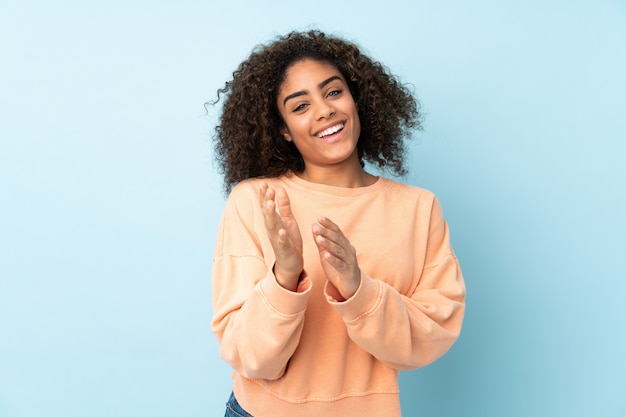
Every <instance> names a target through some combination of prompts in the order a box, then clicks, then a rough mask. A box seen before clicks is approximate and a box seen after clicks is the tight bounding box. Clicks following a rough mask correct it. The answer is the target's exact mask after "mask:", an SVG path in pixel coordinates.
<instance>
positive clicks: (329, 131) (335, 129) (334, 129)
mask: <svg viewBox="0 0 626 417" xmlns="http://www.w3.org/2000/svg"><path fill="white" fill-rule="evenodd" d="M343 128H344V124H343V123H338V124H336V125H334V126H331V127H329V128H328V129H324V130H322V131H321V132H320V133H318V134H317V135H315V136H317V137H318V138H320V139H321V138H323V137H324V136H328V135H332V134H333V133H337V132H339V131H340V130H342V129H343Z"/></svg>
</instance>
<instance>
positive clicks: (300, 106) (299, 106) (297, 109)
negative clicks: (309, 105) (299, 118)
mask: <svg viewBox="0 0 626 417" xmlns="http://www.w3.org/2000/svg"><path fill="white" fill-rule="evenodd" d="M305 108H306V104H298V105H297V106H296V107H295V108H294V109H293V111H294V112H297V111H302V110H304V109H305Z"/></svg>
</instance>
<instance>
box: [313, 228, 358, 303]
mask: <svg viewBox="0 0 626 417" xmlns="http://www.w3.org/2000/svg"><path fill="white" fill-rule="evenodd" d="M313 239H314V240H315V243H316V245H317V249H318V250H319V253H320V261H321V262H322V268H323V269H324V273H325V274H326V278H328V280H329V281H330V283H331V284H332V285H333V286H334V287H335V288H336V289H337V291H338V292H339V294H341V296H342V297H343V298H344V299H345V300H347V299H348V298H350V297H352V296H353V295H354V293H355V292H356V290H357V289H358V288H359V285H360V284H361V270H360V269H359V264H358V263H357V259H356V249H355V248H354V246H352V245H351V244H350V241H349V240H348V239H347V238H346V236H345V235H344V234H343V232H342V231H341V229H340V228H339V226H337V225H336V224H335V223H333V222H332V221H330V220H329V219H327V218H326V217H319V218H318V220H317V223H315V224H314V225H313ZM338 301H343V300H338Z"/></svg>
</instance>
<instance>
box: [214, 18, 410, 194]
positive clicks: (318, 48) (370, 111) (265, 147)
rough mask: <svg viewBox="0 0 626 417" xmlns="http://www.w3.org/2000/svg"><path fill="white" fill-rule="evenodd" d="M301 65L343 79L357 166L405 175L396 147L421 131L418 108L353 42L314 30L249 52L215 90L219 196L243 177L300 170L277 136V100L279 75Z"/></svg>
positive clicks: (294, 153)
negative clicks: (353, 109) (355, 132)
mask: <svg viewBox="0 0 626 417" xmlns="http://www.w3.org/2000/svg"><path fill="white" fill-rule="evenodd" d="M307 58H310V59H313V60H316V61H319V62H323V63H328V64H331V65H333V66H334V67H336V68H337V69H338V70H339V71H340V72H341V74H342V75H343V77H344V78H345V79H346V82H347V83H348V88H349V89H350V93H351V94H352V97H353V98H354V101H355V102H356V104H357V109H358V113H359V118H360V122H361V136H360V137H359V141H358V144H357V149H358V153H359V157H360V159H361V161H362V163H363V161H367V162H370V163H372V164H374V165H377V166H378V167H379V168H383V169H387V170H389V171H391V172H393V173H395V174H396V175H399V176H402V175H404V174H406V171H407V170H406V168H405V166H404V156H405V144H404V140H405V138H410V131H411V130H412V129H421V123H420V119H421V113H420V111H419V105H418V102H417V100H416V99H415V97H414V96H413V94H412V93H411V92H410V91H409V89H408V88H407V87H406V86H404V85H403V84H401V83H400V82H399V81H398V79H397V78H396V77H395V76H393V75H391V74H390V73H389V72H388V70H387V69H386V68H385V67H384V66H383V65H382V64H380V63H379V62H376V61H374V60H372V59H371V58H369V57H367V56H366V55H364V54H362V53H361V51H360V50H359V48H358V47H357V46H356V45H355V44H353V43H350V42H348V41H345V40H343V39H340V38H337V37H334V36H329V35H326V34H325V33H323V32H320V31H317V30H311V31H308V32H291V33H289V34H287V35H285V36H283V37H279V38H278V39H276V40H275V41H274V42H272V43H270V44H267V45H259V46H257V47H256V48H255V49H254V50H253V51H252V53H251V55H250V56H249V57H248V59H246V60H245V61H243V62H242V63H241V64H240V65H239V67H238V68H237V70H236V71H235V72H233V79H232V80H231V81H228V82H226V84H225V85H224V87H223V88H221V89H219V90H218V91H217V99H216V100H215V101H214V102H213V104H215V103H217V102H218V101H219V100H220V97H221V96H222V95H224V97H225V99H224V103H223V107H222V113H221V117H220V123H219V124H218V125H217V126H216V128H215V135H214V138H213V139H214V145H215V159H216V161H217V162H218V164H219V170H220V173H221V174H223V175H224V185H225V190H226V191H227V192H228V191H230V190H231V189H232V187H233V186H234V185H236V184H237V183H238V182H240V181H243V180H245V179H248V178H253V177H278V176H281V175H283V174H286V173H287V172H290V171H291V172H301V171H302V170H304V161H303V159H302V156H301V155H300V153H299V152H298V150H297V149H296V147H295V145H294V144H293V142H288V141H286V140H284V139H283V137H282V135H281V134H280V131H279V128H280V126H281V125H282V122H283V121H282V118H281V116H280V113H279V111H278V105H277V96H278V93H279V88H280V86H281V84H282V83H283V81H284V80H285V73H286V71H287V70H288V69H289V68H290V67H291V66H292V65H293V64H295V63H296V62H299V61H302V60H304V59H307Z"/></svg>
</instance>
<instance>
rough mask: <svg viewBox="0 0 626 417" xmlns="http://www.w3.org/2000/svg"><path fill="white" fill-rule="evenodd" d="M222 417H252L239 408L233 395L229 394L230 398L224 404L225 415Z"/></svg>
mask: <svg viewBox="0 0 626 417" xmlns="http://www.w3.org/2000/svg"><path fill="white" fill-rule="evenodd" d="M224 417H253V416H252V414H250V413H248V412H247V411H246V410H244V409H243V408H241V406H240V405H239V403H238V402H237V399H236V398H235V394H232V393H231V394H230V398H229V399H228V402H227V403H226V414H224Z"/></svg>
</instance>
